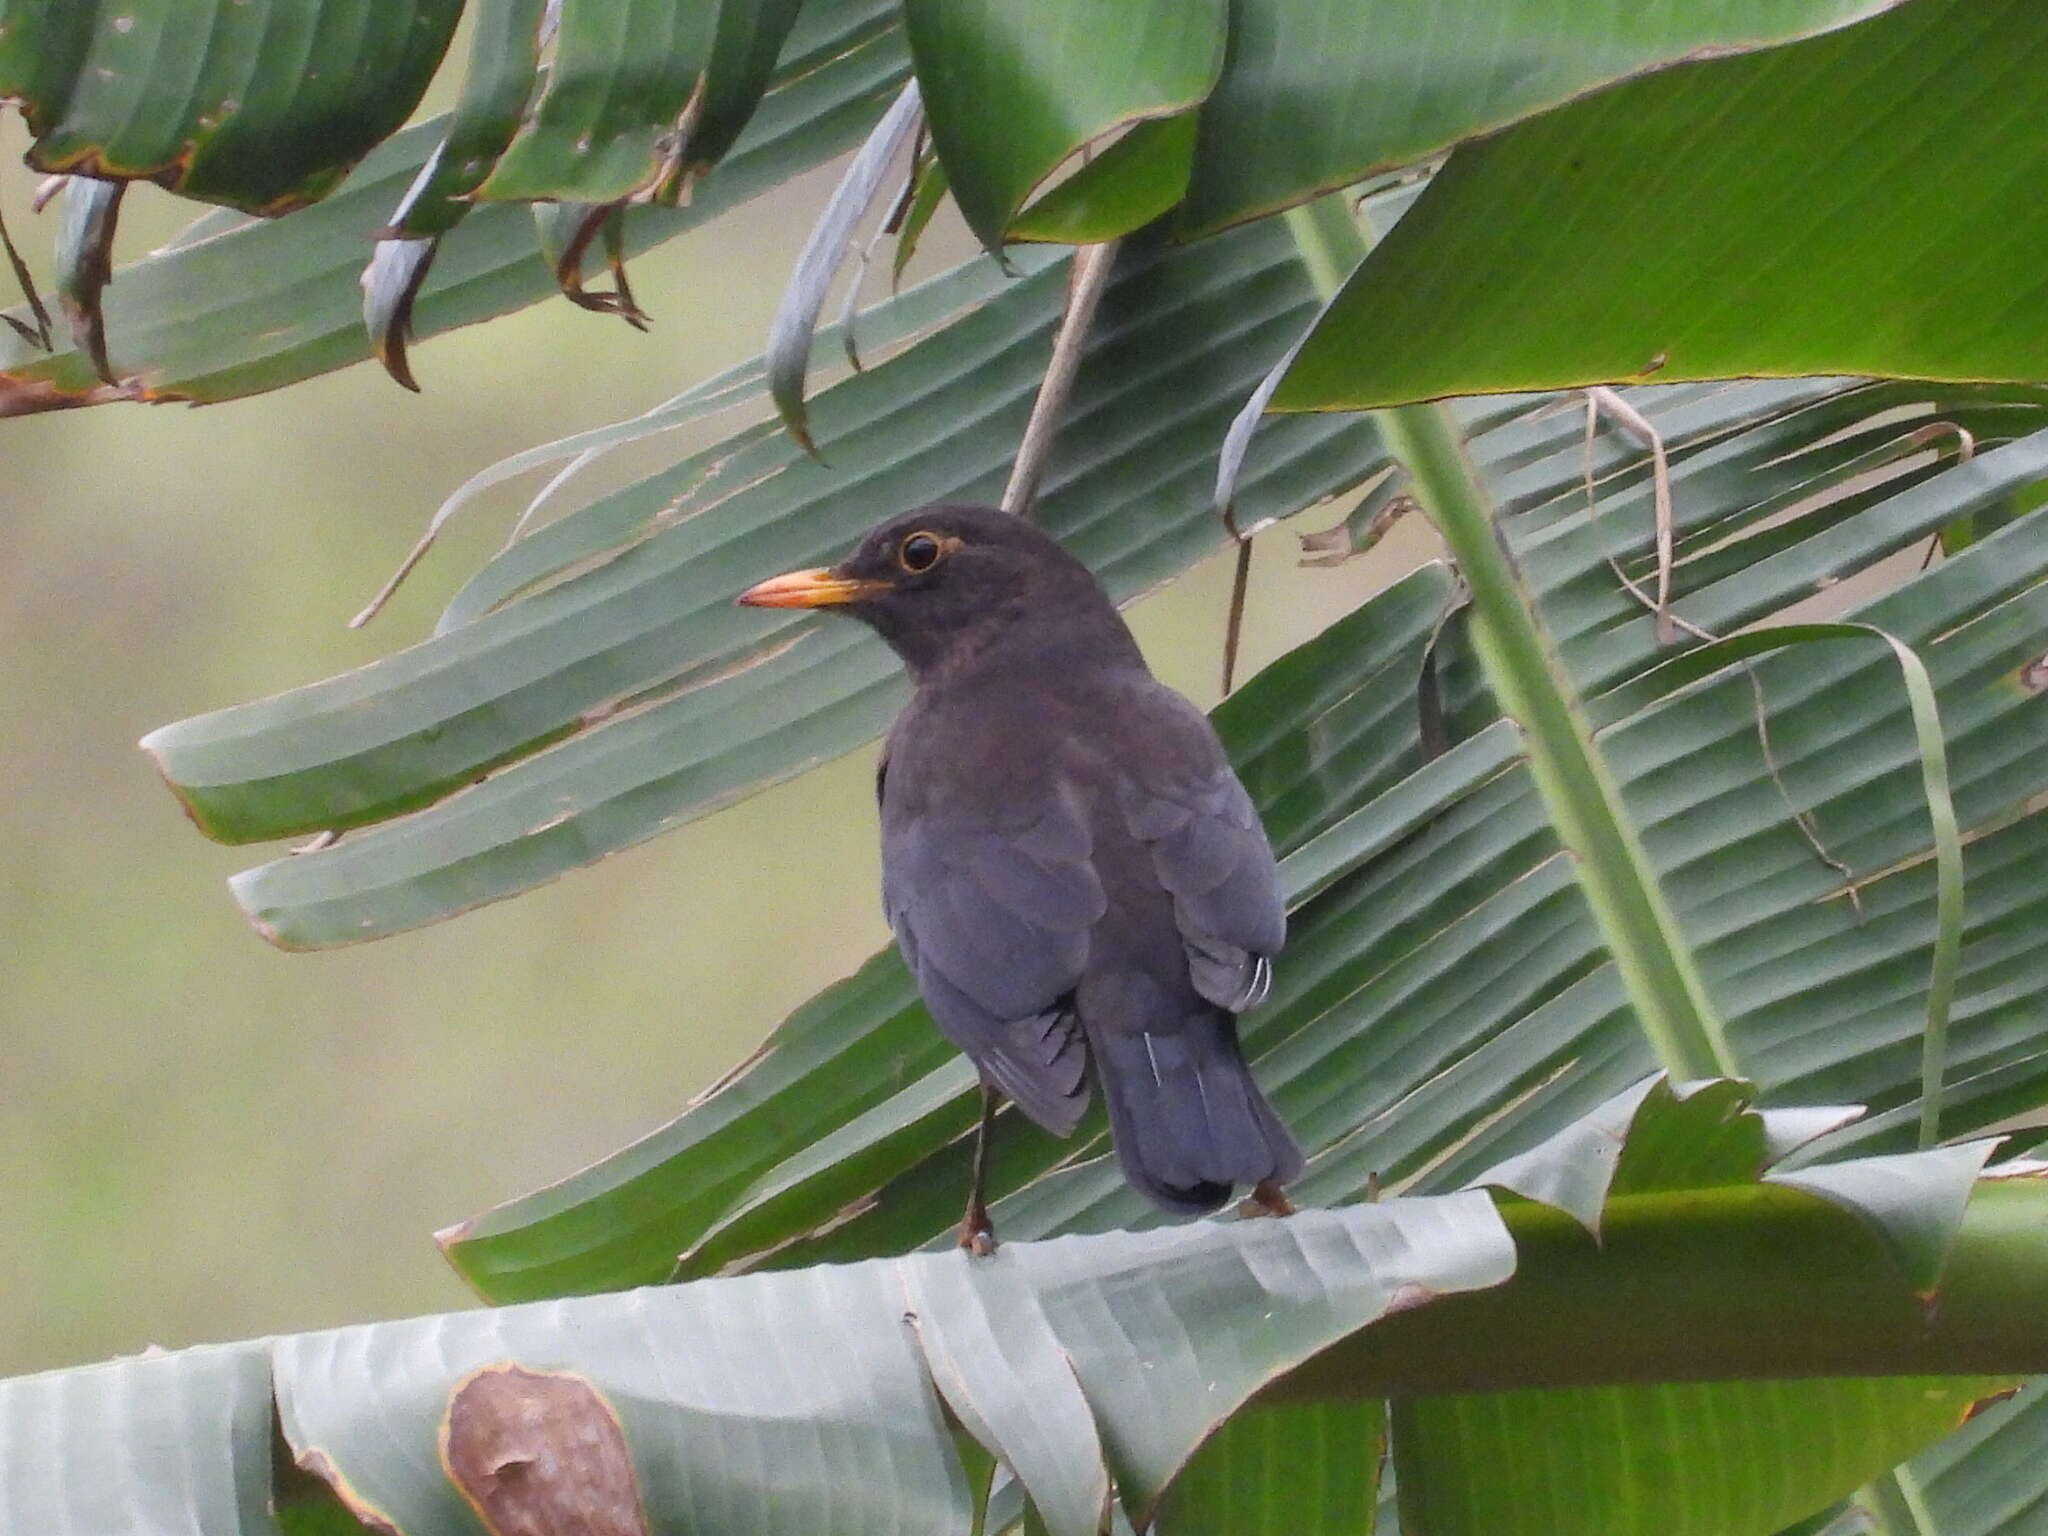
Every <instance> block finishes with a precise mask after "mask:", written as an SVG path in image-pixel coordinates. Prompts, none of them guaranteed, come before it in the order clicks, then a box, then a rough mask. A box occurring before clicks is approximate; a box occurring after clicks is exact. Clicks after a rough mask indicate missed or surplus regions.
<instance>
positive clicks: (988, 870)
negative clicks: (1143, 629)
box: [743, 507, 1302, 1236]
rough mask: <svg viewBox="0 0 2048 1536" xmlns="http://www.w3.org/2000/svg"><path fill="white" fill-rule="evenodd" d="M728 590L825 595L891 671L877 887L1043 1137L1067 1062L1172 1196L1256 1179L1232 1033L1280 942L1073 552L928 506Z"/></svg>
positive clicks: (1266, 1162) (1210, 801)
mask: <svg viewBox="0 0 2048 1536" xmlns="http://www.w3.org/2000/svg"><path fill="white" fill-rule="evenodd" d="M743 601H749V602H754V603H760V604H764V605H770V606H824V605H827V604H830V605H833V606H841V607H843V608H844V610H845V611H846V612H848V613H850V614H852V615H853V616H855V617H857V618H861V619H863V620H865V621H866V622H867V623H869V624H871V625H872V626H873V627H874V628H875V629H876V630H877V631H879V632H880V634H881V635H882V637H883V638H884V639H885V640H887V641H888V642H889V644H890V645H891V646H892V647H893V648H894V649H895V650H896V651H897V653H898V654H899V655H900V656H901V657H902V658H903V660H904V663H905V665H906V666H907V667H908V668H909V670H910V674H911V677H912V679H913V680H914V682H915V683H916V692H915V695H914V696H913V698H912V700H911V702H910V704H909V706H908V707H907V708H906V709H905V710H904V711H903V714H902V715H901V717H900V718H899V719H898V720H897V722H896V724H895V727H894V728H893V729H892V730H891V731H890V733H889V740H888V745H887V747H886V750H885V752H884V757H883V768H882V771H881V774H880V775H879V778H878V786H877V787H878V791H879V795H880V800H881V817H882V865H883V903H884V906H885V907H886V909H887V912H888V918H889V924H890V927H891V928H892V929H893V930H894V932H895V934H896V939H897V943H898V945H899V946H900V948H901V949H902V951H903V956H904V959H905V960H906V961H907V962H908V964H909V966H910V968H911V970H912V972H913V973H914V974H915V976H916V978H917V983H918V987H919V990H920V991H921V992H922V993H923V995H924V998H925V1001H926V1004H927V1005H928V1006H929V1008H930V1010H931V1013H932V1016H933V1018H934V1019H935V1020H936V1021H937V1023H938V1026H939V1028H940V1029H941V1030H942V1031H943V1032H944V1033H945V1034H946V1036H947V1037H948V1038H949V1039H951V1040H952V1041H953V1042H954V1043H955V1044H956V1045H958V1046H959V1047H960V1048H961V1049H962V1050H963V1051H965V1052H966V1053H967V1055H968V1056H969V1057H971V1058H972V1059H973V1060H974V1062H975V1064H976V1065H977V1067H979V1069H980V1070H981V1073H982V1075H983V1078H984V1080H985V1081H986V1082H987V1083H989V1084H992V1085H993V1086H994V1087H995V1088H997V1089H1000V1090H1001V1091H1002V1092H1003V1093H1005V1094H1007V1095H1008V1096H1009V1097H1010V1098H1011V1099H1013V1100H1014V1101H1015V1102H1016V1104H1017V1106H1018V1108H1019V1109H1021V1110H1022V1111H1023V1112H1024V1113H1025V1114H1026V1115H1028V1116H1029V1117H1030V1118H1031V1119H1033V1120H1034V1121H1036V1122H1037V1123H1038V1124H1040V1125H1041V1126H1043V1127H1045V1128H1046V1129H1047V1130H1049V1131H1051V1132H1053V1133H1054V1134H1056V1135H1062V1136H1064V1135H1067V1134H1070V1133H1071V1132H1072V1131H1073V1129H1074V1127H1075V1125H1076V1124H1077V1122H1078V1121H1079V1120H1080V1118H1081V1115H1082V1113H1083V1111H1084V1110H1085V1109H1086V1108H1087V1104H1088V1097H1089V1091H1090V1082H1091V1078H1092V1080H1093V1081H1094V1082H1095V1083H1097V1084H1099V1085H1100V1087H1101V1090H1102V1093H1103V1097H1104V1099H1105V1101H1106V1103H1107V1106H1108V1110H1109V1116H1110V1125H1111V1129H1112V1133H1113V1135H1114V1137H1115V1141H1116V1147H1117V1152H1118V1154H1119V1156H1120V1157H1121V1159H1122V1162H1123V1167H1124V1171H1125V1174H1126V1176H1127V1177H1128V1178H1129V1179H1130V1181H1131V1183H1132V1184H1133V1185H1134V1186H1136V1187H1137V1188H1138V1189H1140V1190H1142V1191H1143V1192H1144V1193H1145V1194H1146V1195H1148V1196H1150V1197H1151V1198H1152V1199H1153V1200H1154V1201H1156V1202H1158V1203H1159V1204H1160V1205H1162V1206H1164V1207H1166V1208H1167V1209H1169V1210H1173V1211H1179V1212H1190V1213H1192V1212H1201V1211H1209V1210H1214V1209H1215V1208H1216V1207H1217V1206H1219V1205H1220V1204H1222V1203H1223V1202H1224V1201H1225V1200H1226V1199H1228V1198H1229V1196H1230V1193H1231V1190H1232V1188H1233V1186H1236V1185H1248V1186H1259V1187H1261V1188H1262V1192H1263V1193H1265V1194H1267V1196H1268V1197H1269V1199H1277V1197H1278V1189H1279V1186H1281V1185H1284V1184H1285V1183H1287V1182H1288V1181H1290V1180H1292V1179H1293V1178H1295V1177H1296V1176H1297V1175H1298V1174H1299V1173H1300V1171H1301V1167H1302V1159H1301V1153H1300V1151H1299V1150H1298V1149H1297V1148H1296V1146H1295V1144H1294V1140H1293V1138H1292V1137H1291V1136H1290V1135H1289V1134H1288V1132H1287V1129H1286V1127H1285V1126H1283V1125H1282V1124H1281V1123H1280V1120H1279V1118H1278V1117H1277V1116H1276V1115H1275V1114H1274V1112H1273V1110H1272V1108H1271V1107H1270V1106H1269V1105H1268V1104H1267V1102H1266V1100H1265V1098H1264V1096H1263V1095H1262V1094H1261V1093H1260V1092H1259V1089H1258V1087H1257V1085H1256V1084H1255V1083H1254V1082H1253V1080H1252V1076H1251V1073H1250V1070H1249V1068H1248V1067H1247V1066H1246V1064H1245V1061H1244V1057H1243V1054H1242V1052H1241V1051H1240V1050H1239V1047H1238V1041H1237V1027H1236V1015H1237V1014H1238V1013H1240V1012H1242V1011H1244V1010H1245V1009H1247V1008H1249V1007H1251V1006H1253V1005H1255V1004H1256V1003H1257V1002H1258V1001H1259V1000H1260V999H1261V998H1262V997H1263V996H1264V994H1265V991H1266V988H1267V985H1268V983H1269V981H1270V977H1271V957H1272V956H1273V955H1274V954H1276V953H1277V952H1278V951H1279V949H1280V947H1281V944H1282V943H1283V942H1284V941H1285V938H1286V915H1285V912H1284V910H1283V909H1282V907H1281V904H1280V897H1279V892H1278V887H1277V884H1276V880H1275V874H1274V865H1273V854H1272V850H1271V848H1270V847H1269V845H1268V844H1267V841H1266V836H1265V832H1264V830H1263V829H1262V828H1261V827H1260V825H1259V820H1258V816H1257V813H1256V812H1255V810H1254V809H1253V807H1252V804H1251V801H1250V799H1249V797H1248V796H1247V795H1246V794H1245V791H1244V788H1243V786H1242V785H1241V784H1240V783H1239V782H1238V780H1237V777H1236V775H1235V774H1234V773H1233V772H1232V771H1231V768H1230V765H1229V763H1228V761H1227V760H1226V759H1225V757H1224V755H1223V750H1222V747H1221V745H1220V744H1219V743H1218V742H1217V739H1216V734H1215V732H1214V731H1213V730H1212V729H1211V727H1210V725H1209V722H1208V720H1207V719H1206V718H1205V717H1204V716H1203V715H1202V713H1201V712H1200V711H1199V710H1197V709H1196V708H1195V707H1194V706H1193V705H1191V704H1189V703H1188V702H1187V701H1186V700H1185V699H1183V698H1182V697H1181V696H1180V695H1179V694H1177V693H1175V692H1173V691H1172V690H1171V689H1169V688H1167V687H1165V686H1164V685H1163V684H1161V683H1159V682H1158V681H1156V680H1155V679H1154V678H1153V677H1152V675H1151V673H1150V672H1149V671H1148V670H1147V668H1146V666H1145V662H1144V659H1143V657H1142V656H1141V655H1140V654H1139V652H1138V647H1137V645H1136V642H1134V641H1133V640H1132V638H1131V635H1130V631H1129V630H1128V629H1127V628H1126V627H1125V625H1124V622H1123V620H1122V618H1121V617H1120V616H1119V615H1118V614H1117V612H1116V609H1115V607H1114V606H1113V605H1112V604H1111V603H1110V602H1109V600H1108V598H1107V596H1106V595H1105V594H1104V593H1103V591H1102V589H1101V587H1100V586H1099V585H1098V584H1097V582H1096V581H1095V578H1094V576H1093V575H1092V574H1091V573H1090V572H1089V571H1088V569H1087V568H1086V567H1085V566H1083V565H1082V564H1081V563H1080V562H1079V561H1077V560H1075V559H1074V558H1073V557H1072V556H1071V555H1069V554H1067V553H1066V551H1065V550H1063V549H1062V548H1061V547H1060V546H1059V545H1058V544H1057V543H1055V542H1054V541H1053V540H1052V539H1050V538H1048V537H1047V536H1046V535H1045V534H1043V533H1041V532H1040V531H1038V530H1037V529H1035V528H1033V527H1031V526H1030V525H1029V524H1028V523H1025V522H1023V521H1021V520H1020V519H1018V518H1015V517H1012V516H1009V515H1007V514H1004V513H1001V512H997V511H994V510H992V509H989V508H982V507H933V508H926V509H923V510H921V511H918V512H913V513H909V514H906V515H904V516H901V517H897V518H893V519H891V520H890V521H888V522H886V523H884V524H883V525H882V526H881V527H879V528H877V529H876V530H875V531H874V532H873V533H871V534H869V535H868V537H867V538H866V539H865V540H863V541H862V543H861V545H860V547H859V548H858V549H857V550H856V551H855V552H854V553H853V555H852V556H850V557H849V558H848V559H847V560H845V561H843V562H842V563H841V564H839V565H837V566H835V567H833V568H831V570H829V571H824V572H800V573H796V574H795V575H793V576H789V577H782V578H778V579H777V580H776V581H773V582H768V583H764V584H763V585H762V586H761V587H757V588H755V589H754V590H753V591H752V592H749V593H748V594H747V595H746V597H745V598H744V599H743ZM974 1217H975V1211H974V1210H973V1209H972V1208H970V1213H969V1225H970V1228H971V1226H972V1223H973V1221H974ZM972 1235H973V1234H972V1233H971V1232H970V1236H972Z"/></svg>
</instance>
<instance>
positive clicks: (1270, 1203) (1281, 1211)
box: [1243, 1179, 1294, 1216]
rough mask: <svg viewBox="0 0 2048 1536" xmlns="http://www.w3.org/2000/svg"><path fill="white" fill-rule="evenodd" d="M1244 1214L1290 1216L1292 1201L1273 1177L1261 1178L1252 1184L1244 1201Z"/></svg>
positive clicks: (1292, 1207)
mask: <svg viewBox="0 0 2048 1536" xmlns="http://www.w3.org/2000/svg"><path fill="white" fill-rule="evenodd" d="M1243 1214H1244V1215H1246V1216H1292V1215H1293V1214H1294V1202H1293V1201H1292V1200H1290V1199H1288V1198H1287V1191H1286V1190H1284V1189H1282V1188H1281V1187H1280V1185H1279V1184H1278V1182H1276V1181H1275V1180H1273V1179H1261V1180H1259V1182H1258V1183H1256V1184H1254V1185H1253V1186H1252V1192H1251V1195H1250V1196H1249V1197H1248V1198H1247V1199H1246V1200H1245V1202H1244V1211H1243Z"/></svg>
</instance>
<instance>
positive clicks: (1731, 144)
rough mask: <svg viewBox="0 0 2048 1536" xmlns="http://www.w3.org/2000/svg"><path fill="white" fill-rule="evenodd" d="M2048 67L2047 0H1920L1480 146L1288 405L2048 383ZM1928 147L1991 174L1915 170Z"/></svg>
mask: <svg viewBox="0 0 2048 1536" xmlns="http://www.w3.org/2000/svg"><path fill="white" fill-rule="evenodd" d="M2044 64H2048V11H2044V10H2043V9H2042V8H2041V7H2040V6H2039V5H2036V4H2034V3H2032V0H1917V3H1914V4H1911V5H1907V6H1903V7H1901V8H1900V9H1898V10H1897V11H1895V12H1894V13H1892V14H1890V15H1886V16H1882V17H1879V18H1878V19H1876V20H1874V21H1871V22H1868V23H1866V24H1864V25H1861V26H1856V27H1851V28H1848V29H1846V30H1844V31H1841V32H1838V33H1835V34H1833V35H1830V36H1827V37H1821V38H1815V39H1813V40H1810V41H1807V42H1803V43H1797V44H1794V45H1792V46H1790V47H1787V48H1782V49H1777V50H1773V51H1770V52H1765V53H1760V54H1755V55H1752V56H1748V57H1742V58H1733V59H1721V60H1715V61H1713V62H1709V63H1702V64H1696V65H1690V66H1687V67H1686V68H1683V69H1678V70H1672V71H1670V72H1668V73H1664V74H1660V75H1658V76H1656V77H1655V78H1653V79H1647V80H1642V81H1638V82H1635V83H1633V84H1630V85H1627V86H1624V87H1621V88H1620V89H1617V90H1615V91H1612V92H1609V93H1606V94H1604V95H1601V96H1598V97H1595V98H1593V99H1591V100H1588V101H1584V102H1580V103H1577V104H1575V105H1572V106H1569V107H1565V108H1562V109H1560V110H1558V111H1556V112H1552V113H1548V114H1546V115H1544V116H1542V117H1538V118H1535V119H1533V120H1531V121H1529V122H1526V123H1523V124H1521V125H1519V126H1517V127H1515V128H1513V129H1511V130H1509V131H1508V132H1506V133H1503V134H1500V135H1499V136H1497V137H1495V138H1493V139H1490V140H1487V141H1485V142H1483V143H1479V144H1474V145H1471V146H1469V147H1467V148H1465V149H1461V150H1460V151H1458V153H1456V154H1455V155H1454V156H1452V158H1451V161H1450V163H1449V164H1448V165H1446V166H1445V167H1444V168H1443V170H1442V171H1441V172H1439V173H1438V175H1437V176H1436V177H1435V178H1434V179H1433V180H1432V181H1431V183H1430V185H1429V187H1428V189H1427V191H1425V193H1424V194H1423V196H1422V197H1421V198H1420V199H1419V200H1418V202H1417V203H1416V205H1415V208H1414V210H1413V212H1412V214H1411V215H1410V216H1408V217H1406V218H1404V219H1403V220H1402V221H1401V223H1400V224H1399V225H1398V226H1397V227H1396V228H1395V229H1394V230H1393V231H1391V232H1390V233H1389V234H1388V235H1387V237H1386V239H1385V240H1383V241H1382V242H1381V243H1380V244H1379V245H1378V246H1377V247H1376V248H1375V249H1374V251H1373V253H1372V254H1371V256H1369V257H1368V258H1367V259H1366V261H1365V263H1364V264H1363V265H1362V266H1361V267H1360V268H1359V270H1358V271H1357V272H1356V274H1355V275H1354V276H1353V277H1352V279H1351V281H1350V282H1349V283H1348V284H1347V285H1346V287H1345V289H1344V291H1343V293H1342V294H1340V295H1339V297H1338V298H1337V300H1336V302H1335V304H1334V305H1333V306H1332V309H1331V311H1330V313H1329V315H1328V316H1327V317H1325V319H1324V320H1323V321H1322V322H1321V324H1320V325H1319V327H1318V328H1317V330H1316V333H1315V334H1314V335H1313V336H1312V337H1311V338H1310V339H1309V342H1308V344H1307V346H1306V347H1304V348H1303V350H1302V353H1301V355H1300V357H1299V358H1298V359H1297V360H1296V362H1295V364H1294V366H1293V368H1292V370H1291V371H1290V372H1289V374H1288V377H1287V379H1286V380H1285V382H1283V383H1282V385H1281V387H1280V390H1279V393H1278V394H1277V396H1276V397H1275V404H1276V405H1277V406H1278V407H1279V408H1281V409H1288V410H1305V409H1312V410H1326V409H1332V408H1351V407H1356V406H1361V405H1374V404H1382V403H1386V402H1391V401H1401V400H1417V399H1426V398H1430V397H1434V396H1440V395H1457V394H1469V393H1474V392H1479V391H1490V390H1513V389H1530V388H1554V387H1558V386H1562V385H1568V384H1577V383H1597V382H1602V381H1609V380H1622V379H1636V378H1646V377H1650V376H1655V377H1656V378H1658V379H1660V380H1680V379H1705V378H1725V377H1732V376H1739V375H1757V374H1766V375H1787V374H1801V373H1823V372H1853V373H1880V374H1891V375H1903V376H1911V377H1919V378H1940V379H2037V378H2041V377H2043V376H2048V329H2044V327H2042V326H2041V325H2040V324H2039V323H2038V316H2039V315H2040V314H2041V312H2042V308H2043V305H2044V304H2048V277H2044V276H2043V274H2042V272H2041V268H2040V263H2039V262H2038V261H2037V260H2036V253H2037V252H2038V251H2039V249H2040V248H2041V245H2042V243H2043V241H2044V240H2048V211H2044V209H2043V207H2042V205H2041V202H2040V200H2039V199H2038V198H2031V197H2027V196H2024V195H2019V194H2017V192H2016V189H2017V188H2020V187H2024V186H2027V185H2030V184H2033V183H2037V182H2039V181H2040V180H2041V179H2042V177H2043V176H2044V175H2048V139H2044V137H2043V136H2042V135H2041V133H2040V132H2039V131H2038V124H2039V121H2040V118H2041V115H2042V113H2043V111H2044V110H2048V95H2044V92H2043V88H2042V85H2041V81H2042V80H2043V78H2048V77H2044V74H2043V65H2044ZM1930 145H1939V146H1940V147H1941V148H1940V152H1941V154H1942V156H1943V157H1944V158H1946V159H1947V160H1948V161H1949V163H1952V164H1955V165H1962V166H1969V167H1972V168H1973V169H1972V172H1971V173H1970V174H1967V175H1956V176H1911V175H1904V174H1901V168H1903V167H1906V166H1909V165H1913V164H1917V163H1918V162H1919V160H1920V158H1921V157H1922V156H1924V155H1925V154H1926V153H1927V147H1928V146H1930ZM1564 209H1569V216H1563V214H1562V210H1564ZM1965 275H1966V276H1965Z"/></svg>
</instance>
